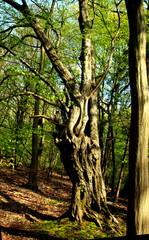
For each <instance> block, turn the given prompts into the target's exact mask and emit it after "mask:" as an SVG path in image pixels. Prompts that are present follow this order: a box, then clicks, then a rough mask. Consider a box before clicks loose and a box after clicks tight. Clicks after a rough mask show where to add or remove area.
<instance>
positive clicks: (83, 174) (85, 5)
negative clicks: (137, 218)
mask: <svg viewBox="0 0 149 240" xmlns="http://www.w3.org/2000/svg"><path fill="white" fill-rule="evenodd" d="M2 2H3V4H4V7H7V6H9V7H12V9H15V11H17V12H18V13H19V14H20V19H19V20H18V22H17V24H16V25H12V26H10V25H9V26H8V27H7V29H6V30H5V31H4V32H7V30H8V32H9V30H10V31H11V30H13V29H15V28H17V26H18V27H23V26H24V27H29V28H31V29H32V30H33V31H34V33H35V34H36V35H35V38H36V39H38V41H39V42H40V44H41V46H42V47H43V48H44V50H45V52H46V55H47V57H48V58H49V60H50V61H51V63H52V70H53V69H54V70H55V72H56V73H57V75H58V77H59V78H60V79H61V82H62V84H63V92H64V95H65V101H62V100H61V98H60V97H58V95H57V90H56V88H55V87H54V86H53V85H52V84H51V83H50V82H49V81H48V80H45V78H44V77H42V76H41V75H40V73H39V72H38V73H37V72H36V71H34V70H33V69H32V67H31V66H30V65H29V64H28V63H26V62H25V61H24V60H23V59H22V58H21V57H20V58H19V60H20V61H21V63H23V64H25V65H26V67H28V68H29V69H30V70H31V71H32V72H33V73H34V74H35V75H37V76H39V77H40V79H41V80H43V81H44V82H46V84H48V85H49V86H50V87H51V90H52V91H53V92H54V94H55V95H56V96H57V101H56V102H55V103H53V105H54V106H56V107H57V115H59V116H60V119H58V117H56V119H54V120H53V121H52V122H53V123H55V124H56V130H57V131H56V132H55V133H53V136H54V138H55V143H56V145H57V147H58V148H59V150H60V152H61V160H62V162H63V164H64V167H65V169H66V171H67V173H68V175H69V176H70V179H71V181H72V184H73V190H72V203H71V208H70V210H69V214H70V216H71V217H73V218H74V219H76V220H77V221H80V222H81V221H82V218H83V217H84V216H86V217H88V218H91V219H94V220H95V221H96V222H97V223H98V224H99V225H101V219H102V215H105V214H106V215H107V216H109V218H112V219H113V220H115V221H116V219H115V218H114V217H113V216H112V215H111V213H110V211H109V210H108V207H107V203H106V191H105V184H104V181H103V177H102V171H101V155H100V146H99V136H98V106H97V97H98V94H97V93H98V92H97V91H96V90H97V89H98V87H99V85H100V83H101V82H102V80H103V79H104V77H105V75H106V74H107V72H108V69H109V67H110V64H111V61H112V56H113V52H114V40H115V38H116V37H117V35H118V32H119V27H120V16H119V11H118V4H116V2H114V1H113V4H114V5H113V6H115V7H114V11H113V12H114V15H115V17H116V16H117V23H116V25H117V26H116V28H117V29H116V28H115V29H114V31H113V33H112V34H111V35H110V36H111V52H110V54H109V60H108V63H107V66H105V70H104V71H103V73H102V74H100V76H98V78H97V77H95V56H94V46H93V43H92V29H93V27H94V22H95V17H96V13H95V5H94V2H93V1H92V2H89V1H88V0H79V1H78V2H76V4H78V5H76V6H77V8H78V11H77V15H78V25H79V29H80V33H81V38H80V41H81V44H80V46H81V47H80V54H79V56H78V61H79V62H80V65H81V74H80V77H79V80H78V77H77V76H76V75H75V74H73V71H72V72H71V70H70V68H68V67H67V66H66V64H64V61H62V60H61V58H60V57H59V48H58V46H59V41H60V35H59V34H58V33H57V31H56V30H55V29H53V24H52V20H51V19H52V16H53V15H54V6H55V3H56V1H54V0H53V2H52V3H51V8H50V9H49V11H48V10H47V9H46V8H44V7H43V6H42V4H41V5H40V4H38V2H37V1H35V2H34V1H31V2H33V3H34V4H35V5H34V6H35V8H34V7H33V4H31V5H28V4H27V1H25V0H22V4H19V3H17V2H15V1H13V0H5V1H2ZM37 7H39V9H40V10H43V11H44V12H48V14H49V15H48V17H47V16H46V17H45V18H44V17H39V16H40V13H37V14H36V10H35V9H36V8H37ZM9 9H10V8H9ZM39 12H40V11H39ZM43 23H44V24H43ZM43 25H44V26H43ZM47 26H48V27H49V26H50V27H51V29H52V30H53V32H54V33H55V34H56V36H57V41H56V43H53V42H52V35H50V32H49V31H48V27H47ZM106 27H107V26H106ZM112 35H113V37H112ZM4 49H5V50H6V51H7V52H10V53H11V54H12V55H15V53H14V52H13V47H12V48H11V49H8V48H7V47H6V46H5V47H4ZM36 97H37V95H36ZM51 104H52V103H51ZM34 117H39V116H34ZM40 117H42V116H40ZM44 117H45V116H44Z"/></svg>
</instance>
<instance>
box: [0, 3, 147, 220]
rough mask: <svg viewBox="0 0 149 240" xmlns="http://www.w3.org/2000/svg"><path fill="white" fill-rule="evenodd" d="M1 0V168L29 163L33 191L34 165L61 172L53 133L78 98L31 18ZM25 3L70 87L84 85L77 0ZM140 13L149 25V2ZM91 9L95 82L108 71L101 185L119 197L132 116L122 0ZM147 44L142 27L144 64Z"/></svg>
mask: <svg viewBox="0 0 149 240" xmlns="http://www.w3.org/2000/svg"><path fill="white" fill-rule="evenodd" d="M5 2H7V1H1V7H0V11H1V19H0V23H1V26H0V32H1V40H0V47H1V52H0V55H1V60H0V65H1V69H0V71H1V76H0V111H1V120H0V149H1V153H0V154H1V159H2V160H1V162H0V164H1V167H3V166H4V165H5V164H6V163H7V164H8V165H9V166H11V165H12V166H13V168H14V169H17V167H18V166H19V165H25V166H26V167H28V168H29V177H28V183H27V187H29V188H31V189H33V190H37V189H38V186H37V172H38V169H43V170H46V171H47V172H48V173H47V174H51V176H52V172H53V170H54V171H57V172H61V173H62V174H64V173H66V171H65V168H66V167H65V164H64V166H63V163H62V162H61V153H60V151H59V149H58V148H57V146H56V144H57V142H56V141H57V135H56V134H57V133H59V132H60V131H61V129H62V128H63V127H64V124H65V122H66V119H68V118H69V117H68V113H67V110H68V108H69V109H71V108H73V105H74V102H75V100H74V99H73V98H72V97H71V91H72V89H71V90H69V86H68V85H67V84H65V79H64V77H63V76H60V74H59V72H58V71H57V69H55V67H54V64H53V63H51V61H50V60H49V56H47V54H46V53H45V49H44V47H43V45H44V44H43V43H42V42H41V41H40V40H39V36H36V35H35V33H34V31H33V29H32V28H31V27H30V23H29V21H30V20H29V19H28V18H27V17H26V16H25V15H22V14H21V13H20V12H19V11H18V10H16V9H15V8H12V7H10V6H9V5H6V4H5ZM22 2H24V1H22ZM24 4H25V3H24ZM27 4H28V6H29V8H30V9H31V11H32V12H33V13H36V16H35V17H36V18H37V19H38V22H39V23H40V26H41V27H42V29H43V31H44V32H45V33H46V35H47V36H48V37H50V41H51V43H52V46H53V48H54V49H55V51H56V53H58V56H59V58H60V60H61V61H62V62H63V63H64V64H65V65H66V66H67V68H68V69H69V71H70V72H71V73H72V74H73V76H74V78H75V85H76V86H81V84H82V86H83V87H82V89H83V88H84V85H85V84H84V83H82V78H83V77H82V76H81V74H82V72H83V71H82V68H83V65H82V62H83V60H82V58H83V56H82V54H83V53H84V52H83V50H82V32H81V31H80V30H82V28H83V27H80V25H79V21H78V18H79V14H80V13H79V10H78V2H77V1H53V2H52V1H42V2H40V1H27ZM24 6H25V5H24ZM117 7H119V10H118V9H117ZM144 11H145V17H146V25H148V2H147V1H144ZM88 15H89V18H90V19H92V21H91V26H90V30H89V32H87V34H88V35H89V34H91V39H92V44H93V46H94V59H95V70H94V71H95V72H94V74H95V80H96V82H97V83H98V82H99V81H100V79H101V78H102V76H103V75H104V73H106V74H105V76H104V79H103V80H102V81H101V84H100V87H99V88H98V90H97V105H98V112H97V113H96V114H97V115H98V129H99V130H98V133H99V145H100V151H101V171H102V176H103V180H104V181H105V185H106V187H110V188H111V194H112V196H113V197H114V199H115V200H118V196H119V191H120V187H121V190H122V189H123V190H124V193H125V194H127V193H126V192H127V191H126V189H127V184H128V181H127V180H128V146H129V136H130V134H129V131H130V120H131V97H130V82H129V66H128V44H129V26H128V19H127V11H126V6H125V2H123V1H120V2H119V5H118V4H117V3H115V2H114V1H107V0H105V1H102V3H101V2H99V1H96V2H94V1H89V2H88ZM28 17H29V15H28ZM87 31H88V28H87ZM118 31H119V34H118V35H117V36H116V38H115V39H114V40H115V41H114V45H112V46H111V42H112V40H113V38H114V36H115V34H116V33H117V32H118ZM83 34H84V33H83ZM85 34H86V32H85ZM112 44H113V43H112ZM148 44H149V40H148V32H147V66H148V63H149V61H148V56H149V52H148V51H149V50H148ZM113 46H114V48H113ZM112 50H114V54H113V59H112V63H111V62H109V58H110V57H111V56H112V54H111V53H112ZM84 58H85V57H84ZM109 63H110V65H109ZM109 67H110V68H109ZM106 70H108V72H106ZM71 87H72V86H71V83H70V88H71ZM60 105H61V106H63V108H62V107H60ZM64 109H65V111H64ZM66 113H67V116H66ZM86 134H87V131H86ZM66 170H68V169H66ZM80 191H81V190H80ZM78 215H79V214H78ZM79 217H80V216H79Z"/></svg>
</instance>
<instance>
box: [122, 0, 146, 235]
mask: <svg viewBox="0 0 149 240" xmlns="http://www.w3.org/2000/svg"><path fill="white" fill-rule="evenodd" d="M125 2H126V7H127V12H128V19H129V28H130V40H129V74H130V86H131V98H132V114H131V129H130V148H129V204H128V222H127V234H128V236H134V235H139V234H149V205H148V203H149V191H148V123H149V121H148V119H149V116H148V112H149V98H148V83H147V71H146V30H145V20H144V13H143V1H142V0H125Z"/></svg>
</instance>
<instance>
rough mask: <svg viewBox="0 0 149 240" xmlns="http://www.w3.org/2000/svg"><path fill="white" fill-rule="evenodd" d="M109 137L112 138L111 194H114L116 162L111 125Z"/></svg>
mask: <svg viewBox="0 0 149 240" xmlns="http://www.w3.org/2000/svg"><path fill="white" fill-rule="evenodd" d="M111 138H112V162H113V171H112V195H114V191H115V176H116V163H115V151H114V149H115V148H114V147H115V146H114V144H115V139H114V135H113V126H111Z"/></svg>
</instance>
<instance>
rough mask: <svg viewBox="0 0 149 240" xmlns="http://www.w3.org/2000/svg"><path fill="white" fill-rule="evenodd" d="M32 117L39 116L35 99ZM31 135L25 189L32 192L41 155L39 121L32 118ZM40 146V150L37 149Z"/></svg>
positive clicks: (42, 54)
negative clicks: (29, 163) (29, 164)
mask: <svg viewBox="0 0 149 240" xmlns="http://www.w3.org/2000/svg"><path fill="white" fill-rule="evenodd" d="M44 54H45V51H44V48H43V47H42V46H41V60H40V68H39V73H40V74H42V72H43V69H44ZM38 92H39V84H38V83H37V84H36V94H38ZM34 115H39V99H38V98H37V97H35V110H34ZM33 121H34V122H33V134H32V159H31V166H30V172H29V181H28V184H27V187H29V188H30V189H33V190H35V191H36V190H37V189H38V186H37V173H38V166H39V159H38V157H39V154H40V155H41V153H42V145H41V144H42V140H43V139H42V140H41V139H40V142H39V137H38V125H39V119H38V118H34V119H33ZM42 121H43V120H42ZM39 144H40V147H41V148H40V149H39Z"/></svg>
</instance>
